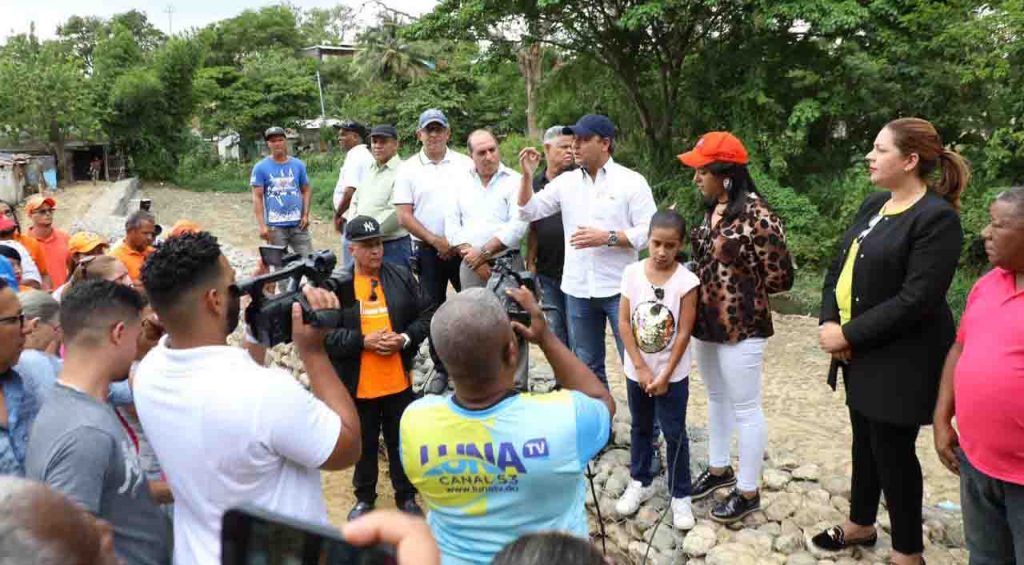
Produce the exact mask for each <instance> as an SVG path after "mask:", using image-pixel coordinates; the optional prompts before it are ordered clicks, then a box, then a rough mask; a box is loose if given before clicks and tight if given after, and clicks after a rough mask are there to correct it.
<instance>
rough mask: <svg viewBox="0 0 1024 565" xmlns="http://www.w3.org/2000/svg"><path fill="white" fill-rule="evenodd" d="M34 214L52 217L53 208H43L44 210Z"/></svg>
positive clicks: (36, 211)
mask: <svg viewBox="0 0 1024 565" xmlns="http://www.w3.org/2000/svg"><path fill="white" fill-rule="evenodd" d="M32 213H33V214H45V215H47V216H52V215H53V209H52V208H42V209H39V210H32Z"/></svg>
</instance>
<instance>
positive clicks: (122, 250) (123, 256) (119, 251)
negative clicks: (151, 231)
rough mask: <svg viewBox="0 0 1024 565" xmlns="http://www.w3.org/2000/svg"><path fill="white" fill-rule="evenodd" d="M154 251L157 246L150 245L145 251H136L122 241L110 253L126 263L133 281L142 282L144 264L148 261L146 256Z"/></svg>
mask: <svg viewBox="0 0 1024 565" xmlns="http://www.w3.org/2000/svg"><path fill="white" fill-rule="evenodd" d="M154 251H156V248H155V247H150V248H148V249H146V250H145V251H136V250H134V249H132V248H131V247H128V244H127V243H125V242H123V241H122V242H121V243H120V244H119V245H118V246H117V247H115V248H113V249H111V250H110V254H111V255H113V256H114V257H117V258H118V259H120V260H121V262H122V263H124V266H125V267H127V268H128V276H129V277H131V278H132V282H135V283H138V282H142V264H143V263H145V262H146V257H149V256H150V255H152V254H153V252H154Z"/></svg>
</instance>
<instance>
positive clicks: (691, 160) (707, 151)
mask: <svg viewBox="0 0 1024 565" xmlns="http://www.w3.org/2000/svg"><path fill="white" fill-rule="evenodd" d="M749 160H750V157H749V155H747V148H746V147H744V146H743V142H742V141H740V140H739V138H737V137H736V136H735V135H733V134H731V133H729V132H727V131H711V132H708V133H705V134H704V135H703V136H702V137H701V138H700V140H699V141H698V142H697V145H695V146H694V148H693V149H692V150H690V151H687V152H686V153H680V154H679V161H680V162H681V163H682V164H684V165H686V166H687V167H693V168H694V169H696V168H699V167H704V166H706V165H709V164H711V163H736V164H739V165H746V164H747V162H748V161H749Z"/></svg>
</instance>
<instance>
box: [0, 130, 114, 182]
mask: <svg viewBox="0 0 1024 565" xmlns="http://www.w3.org/2000/svg"><path fill="white" fill-rule="evenodd" d="M0 156H2V157H0V167H2V168H3V169H7V170H8V172H0V177H2V178H3V179H4V180H0V185H4V186H10V185H11V184H10V183H16V182H20V183H21V185H20V186H21V187H22V189H24V188H30V192H29V193H34V192H36V191H38V190H41V189H43V188H46V189H50V190H54V189H56V188H57V186H58V183H61V184H63V183H68V182H74V181H87V180H90V175H89V168H90V164H91V163H92V161H93V160H95V159H99V160H100V161H101V163H102V165H101V166H100V174H99V179H98V180H120V179H121V178H123V177H124V176H125V174H126V170H125V169H126V163H125V159H124V158H123V156H121V155H118V154H116V153H115V152H114V150H113V148H112V147H111V146H110V144H109V143H107V142H104V141H87V140H78V139H68V140H67V141H66V142H65V143H64V155H63V161H64V163H65V165H66V167H67V173H66V174H64V173H62V172H61V171H60V170H59V165H60V159H58V155H56V153H55V152H54V150H53V149H52V146H51V145H50V144H49V143H47V142H45V141H39V140H22V141H20V142H18V143H13V144H9V145H0ZM10 171H14V172H10ZM18 171H20V172H18ZM15 176H17V178H15ZM5 183H7V184H5ZM0 190H3V191H6V190H8V189H0ZM4 193H5V194H6V192H4Z"/></svg>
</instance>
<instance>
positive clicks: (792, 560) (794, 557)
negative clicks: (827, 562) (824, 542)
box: [786, 551, 818, 565]
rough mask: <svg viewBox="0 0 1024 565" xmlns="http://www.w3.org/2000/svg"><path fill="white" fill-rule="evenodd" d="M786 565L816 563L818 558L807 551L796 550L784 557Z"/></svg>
mask: <svg viewBox="0 0 1024 565" xmlns="http://www.w3.org/2000/svg"><path fill="white" fill-rule="evenodd" d="M786 565H818V558H817V557H815V556H813V555H811V554H810V553H809V552H807V551H798V552H796V553H793V554H791V555H790V556H789V557H787V558H786Z"/></svg>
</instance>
